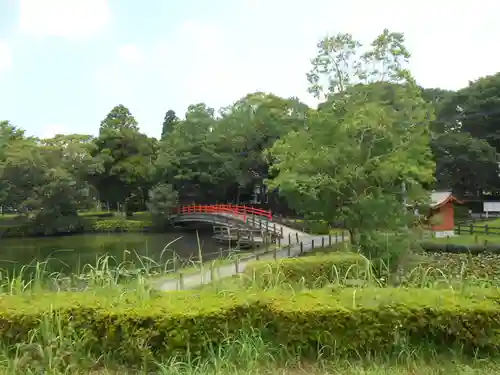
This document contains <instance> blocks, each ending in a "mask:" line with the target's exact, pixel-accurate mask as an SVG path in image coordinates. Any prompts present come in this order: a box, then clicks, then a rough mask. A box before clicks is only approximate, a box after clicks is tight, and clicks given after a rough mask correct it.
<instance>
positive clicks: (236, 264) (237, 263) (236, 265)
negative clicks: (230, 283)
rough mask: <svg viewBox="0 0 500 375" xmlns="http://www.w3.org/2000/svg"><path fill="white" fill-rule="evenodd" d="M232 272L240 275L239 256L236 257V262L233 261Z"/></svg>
mask: <svg viewBox="0 0 500 375" xmlns="http://www.w3.org/2000/svg"><path fill="white" fill-rule="evenodd" d="M234 271H235V272H236V273H240V256H239V255H237V256H236V260H235V261H234Z"/></svg>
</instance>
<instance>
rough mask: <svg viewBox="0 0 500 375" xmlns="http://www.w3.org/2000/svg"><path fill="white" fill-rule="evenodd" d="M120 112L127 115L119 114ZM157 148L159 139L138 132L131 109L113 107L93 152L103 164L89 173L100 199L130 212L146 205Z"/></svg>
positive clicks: (98, 161)
mask: <svg viewBox="0 0 500 375" xmlns="http://www.w3.org/2000/svg"><path fill="white" fill-rule="evenodd" d="M117 108H120V110H119V111H117ZM117 112H119V113H122V114H126V115H124V116H121V117H120V116H117V115H116V113H117ZM117 118H119V119H120V121H117V120H116V119H117ZM156 149H157V143H156V140H154V139H152V138H149V137H147V136H146V135H145V134H142V133H140V132H139V130H138V126H137V121H136V120H135V118H134V117H133V116H132V115H131V114H130V112H129V111H128V109H126V108H124V107H123V106H121V107H120V106H119V107H115V108H113V109H112V110H111V112H110V114H108V115H107V116H106V118H105V119H104V120H103V121H102V123H101V129H100V132H99V136H98V137H97V138H96V139H95V140H94V147H93V149H92V151H91V155H92V157H93V158H94V159H95V161H96V163H97V164H98V165H102V168H100V169H99V170H98V171H95V173H94V174H91V176H90V181H91V182H92V183H93V185H94V186H95V187H96V188H97V190H98V192H99V195H100V200H101V201H104V202H108V203H109V204H110V205H111V206H112V207H113V208H118V207H119V205H123V204H125V205H126V208H127V210H129V211H130V210H132V209H134V208H135V209H138V208H141V207H144V206H145V202H146V200H147V192H148V190H149V188H150V187H151V185H152V177H153V175H154V161H155V158H156Z"/></svg>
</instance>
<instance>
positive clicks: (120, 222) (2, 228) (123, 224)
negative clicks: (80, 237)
mask: <svg viewBox="0 0 500 375" xmlns="http://www.w3.org/2000/svg"><path fill="white" fill-rule="evenodd" d="M152 226H153V224H152V222H151V220H150V219H149V220H147V219H146V218H145V219H142V218H141V219H140V220H127V219H125V218H123V217H117V218H113V219H97V218H95V217H85V218H80V219H79V222H78V223H77V225H74V226H72V227H69V228H66V230H64V231H57V228H52V230H53V233H49V234H58V233H59V234H60V233H91V232H143V231H146V230H148V229H150V228H152ZM45 234H46V233H44V231H43V228H41V227H40V226H37V225H35V224H34V223H33V222H30V221H26V222H24V223H19V224H12V225H10V224H9V225H0V237H4V238H7V237H30V236H40V235H45Z"/></svg>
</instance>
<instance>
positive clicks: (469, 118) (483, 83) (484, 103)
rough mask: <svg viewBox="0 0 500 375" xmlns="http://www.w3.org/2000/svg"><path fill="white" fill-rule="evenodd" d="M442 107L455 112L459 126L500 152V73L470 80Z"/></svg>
mask: <svg viewBox="0 0 500 375" xmlns="http://www.w3.org/2000/svg"><path fill="white" fill-rule="evenodd" d="M443 107H445V110H446V111H447V112H448V113H451V114H452V115H453V117H454V119H453V120H454V121H453V124H454V125H455V127H456V128H457V129H459V130H461V131H464V132H467V133H470V134H471V135H472V136H473V137H475V138H479V139H483V140H485V141H487V142H488V143H489V144H490V145H491V146H492V147H494V148H495V149H496V151H497V153H499V152H500V110H499V108H500V73H497V74H495V75H491V76H486V77H482V78H480V79H478V80H477V81H475V82H471V83H469V86H467V87H465V88H463V89H461V90H458V91H457V92H456V94H455V95H453V96H451V97H450V98H448V100H447V101H446V103H443Z"/></svg>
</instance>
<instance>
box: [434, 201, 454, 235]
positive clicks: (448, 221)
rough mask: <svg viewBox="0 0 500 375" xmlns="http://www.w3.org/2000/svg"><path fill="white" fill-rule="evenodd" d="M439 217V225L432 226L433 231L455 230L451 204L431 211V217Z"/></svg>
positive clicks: (448, 203)
mask: <svg viewBox="0 0 500 375" xmlns="http://www.w3.org/2000/svg"><path fill="white" fill-rule="evenodd" d="M435 215H439V218H440V220H439V224H436V225H432V226H431V229H432V230H434V231H448V230H453V229H455V218H454V213H453V203H452V202H447V203H445V204H444V205H442V206H441V207H439V208H437V209H435V210H432V216H435Z"/></svg>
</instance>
